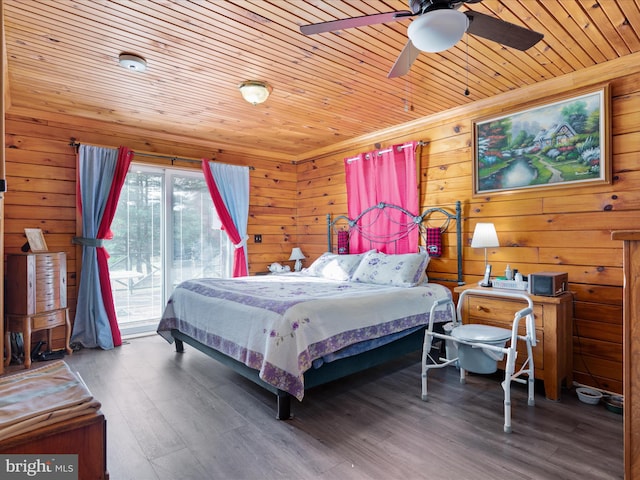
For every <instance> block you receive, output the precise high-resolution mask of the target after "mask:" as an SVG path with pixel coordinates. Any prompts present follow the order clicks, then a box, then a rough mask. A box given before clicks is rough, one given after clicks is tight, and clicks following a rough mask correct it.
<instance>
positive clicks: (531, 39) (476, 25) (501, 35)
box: [464, 10, 544, 51]
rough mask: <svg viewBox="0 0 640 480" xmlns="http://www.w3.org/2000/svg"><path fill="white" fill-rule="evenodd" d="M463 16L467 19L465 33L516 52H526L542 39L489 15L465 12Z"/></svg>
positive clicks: (530, 31) (470, 11)
mask: <svg viewBox="0 0 640 480" xmlns="http://www.w3.org/2000/svg"><path fill="white" fill-rule="evenodd" d="M464 14H465V15H466V16H467V17H468V18H469V28H467V33H470V34H472V35H477V36H479V37H482V38H486V39H487V40H492V41H494V42H498V43H500V44H502V45H505V46H507V47H511V48H515V49H517V50H522V51H524V50H527V49H529V48H531V47H533V46H534V45H535V44H536V43H538V42H539V41H540V40H542V37H544V35H542V34H541V33H538V32H535V31H533V30H529V29H528V28H523V27H521V26H519V25H515V24H513V23H509V22H505V21H504V20H500V19H499V18H495V17H492V16H490V15H485V14H484V13H478V12H474V11H472V10H467V11H466V12H464Z"/></svg>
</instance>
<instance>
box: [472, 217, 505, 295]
mask: <svg viewBox="0 0 640 480" xmlns="http://www.w3.org/2000/svg"><path fill="white" fill-rule="evenodd" d="M499 246H500V242H498V234H497V233H496V227H495V226H494V225H493V223H476V228H475V230H474V231H473V237H472V238H471V247H472V248H484V271H485V279H484V280H483V281H482V283H481V284H480V285H482V286H488V285H489V278H487V277H488V275H487V273H490V272H488V263H487V248H491V247H499Z"/></svg>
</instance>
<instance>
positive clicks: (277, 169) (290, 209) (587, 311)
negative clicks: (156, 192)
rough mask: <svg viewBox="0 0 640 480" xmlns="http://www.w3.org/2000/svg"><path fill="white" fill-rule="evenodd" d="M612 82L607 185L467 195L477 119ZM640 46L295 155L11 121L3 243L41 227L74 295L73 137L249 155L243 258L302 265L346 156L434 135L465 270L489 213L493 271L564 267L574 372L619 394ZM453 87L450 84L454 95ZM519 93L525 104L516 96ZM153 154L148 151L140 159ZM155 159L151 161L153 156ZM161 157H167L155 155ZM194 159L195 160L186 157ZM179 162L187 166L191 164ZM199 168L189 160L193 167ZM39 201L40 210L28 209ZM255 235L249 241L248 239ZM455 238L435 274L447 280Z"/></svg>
mask: <svg viewBox="0 0 640 480" xmlns="http://www.w3.org/2000/svg"><path fill="white" fill-rule="evenodd" d="M602 81H610V85H611V91H612V112H613V115H612V121H611V127H612V133H613V140H612V148H613V161H612V165H613V181H612V184H611V185H604V186H592V187H579V188H576V187H574V188H565V189H561V190H547V191H530V192H528V193H525V192H521V193H518V194H513V195H496V196H491V197H486V198H482V197H473V196H472V192H471V185H472V178H471V156H472V148H471V144H472V139H471V128H472V120H473V119H474V118H480V117H486V116H490V115H496V114H498V113H500V112H503V111H508V110H509V109H510V108H514V107H516V106H517V107H518V108H520V107H522V108H526V106H527V105H528V104H529V103H527V102H536V101H539V100H542V99H545V98H547V97H548V96H549V95H556V94H560V93H563V92H564V93H566V92H569V91H573V90H574V89H576V88H579V87H583V86H585V85H589V84H594V83H597V82H602ZM639 85H640V56H639V55H638V54H634V55H630V56H628V57H624V59H622V60H621V61H613V62H608V63H607V64H605V65H601V66H596V67H591V68H589V69H586V70H584V71H582V72H578V73H575V74H571V75H567V76H565V77H560V78H558V79H554V80H549V81H546V82H542V83H540V84H537V85H535V86H532V87H528V88H526V89H521V90H519V91H515V92H509V93H507V94H503V95H500V96H496V97H493V98H492V99H490V100H488V101H483V102H475V103H474V104H471V105H469V106H465V107H461V108H458V109H454V110H452V111H448V112H444V113H442V114H439V115H437V116H432V117H429V118H425V119H422V120H420V121H418V122H412V123H410V124H406V125H401V126H398V127H396V128H394V129H389V130H385V131H380V132H374V133H372V134H371V135H369V136H367V137H366V138H360V139H356V140H355V141H352V142H345V143H340V144H336V145H334V146H332V147H330V148H327V149H324V150H322V151H317V152H311V153H310V154H308V155H306V156H305V157H304V158H299V159H297V160H298V162H297V165H294V164H293V163H292V161H291V159H289V158H278V157H277V156H270V155H268V154H265V153H264V152H260V151H255V152H252V151H251V150H250V148H249V149H245V150H242V151H223V150H216V147H215V145H214V144H215V142H211V144H209V143H208V142H203V141H189V140H185V139H182V138H176V137H175V136H172V135H170V134H166V135H164V137H162V138H160V139H158V138H157V136H155V135H153V134H152V133H150V132H145V131H143V130H140V129H134V128H131V127H124V126H121V125H107V124H101V123H99V122H87V121H86V120H80V119H76V118H73V117H68V116H64V115H54V114H44V113H43V114H38V112H33V114H32V115H30V116H19V115H12V114H11V112H9V114H8V115H7V117H6V135H5V141H6V161H7V178H8V186H9V192H8V193H7V195H6V201H5V207H6V210H5V219H6V220H5V253H11V252H15V251H18V250H19V249H20V246H21V245H22V244H23V243H24V241H25V238H24V233H23V229H24V228H25V227H40V228H42V229H43V230H44V231H45V234H46V238H47V241H48V243H49V245H50V248H52V249H54V248H55V249H59V250H64V251H66V252H67V254H68V255H69V265H68V271H69V298H70V300H71V305H72V306H73V305H74V304H75V303H74V302H75V299H76V298H77V296H76V288H77V285H76V277H77V272H78V265H79V261H80V252H79V250H78V249H77V248H75V247H73V246H72V245H71V237H73V236H74V235H75V234H76V228H77V224H76V219H75V208H74V205H75V157H74V151H73V149H72V148H71V147H69V139H70V138H75V139H77V140H78V141H80V142H84V143H87V144H94V145H105V146H117V145H127V146H129V147H130V148H132V149H134V150H136V149H138V150H139V151H143V152H157V153H160V154H164V155H175V156H181V157H190V158H200V157H203V156H204V157H208V158H212V157H215V159H216V160H218V161H223V162H227V163H232V164H240V165H251V166H254V167H255V170H252V171H251V200H250V204H251V206H250V220H249V236H250V239H249V247H248V248H249V262H250V271H251V272H252V273H256V272H260V271H265V270H266V268H267V266H268V264H270V263H271V262H274V261H279V262H284V263H287V259H288V256H289V253H290V251H291V247H292V246H300V247H302V249H303V251H304V253H305V254H306V255H307V257H308V259H307V261H306V264H307V265H308V264H309V263H310V262H311V261H312V260H313V259H314V258H316V257H317V256H318V255H320V254H321V253H322V252H323V251H325V249H326V227H325V216H326V214H327V213H333V214H342V213H345V212H346V192H345V187H344V168H343V158H345V157H349V156H352V155H354V154H355V153H358V152H360V151H367V150H372V149H374V148H375V145H374V144H375V143H380V144H381V145H383V146H387V145H391V144H394V143H401V142H403V141H407V140H413V139H415V140H424V141H426V142H428V144H427V145H426V146H425V147H423V148H422V149H421V151H420V152H419V159H420V179H421V181H420V198H421V199H422V200H421V204H422V206H423V207H425V208H426V207H427V206H430V205H433V204H436V205H443V206H449V207H453V204H454V202H455V201H456V200H461V201H462V202H463V212H464V213H463V214H464V222H463V230H464V236H463V243H464V245H465V248H464V254H463V256H464V267H463V269H464V274H465V280H466V282H468V283H469V282H475V281H477V280H478V279H479V278H480V275H481V273H482V267H483V264H484V258H483V252H482V251H478V250H476V249H472V248H470V247H469V244H470V241H471V234H472V232H473V228H474V227H475V223H477V222H478V221H491V222H494V223H495V225H496V227H497V230H498V235H499V237H500V241H501V247H500V248H496V249H491V251H490V252H489V254H490V261H491V263H492V264H493V266H494V268H495V270H496V271H501V270H503V269H504V267H505V266H506V264H507V263H508V264H510V265H511V266H512V267H515V268H518V269H520V271H522V272H524V273H531V272H535V271H545V270H553V271H566V272H568V273H569V279H570V288H571V290H572V291H573V292H575V320H574V325H573V328H574V373H575V379H576V380H577V381H579V382H581V383H585V384H589V385H595V386H598V387H600V388H604V389H607V390H611V391H614V392H622V246H621V245H620V242H614V241H612V240H611V238H610V232H611V231H612V230H628V229H637V228H640V220H639V215H638V213H639V212H638V210H640V188H639V186H640V167H639V166H638V162H637V161H636V159H637V158H638V152H639V151H640V121H639V120H638V119H639V118H640V115H639V114H640V87H639ZM451 94H455V92H451ZM523 99H526V101H523ZM145 161H146V162H153V159H145ZM153 163H154V164H158V162H153ZM160 163H161V162H160ZM189 165H191V164H189ZM185 166H187V165H185ZM191 167H193V165H191ZM34 207H35V208H34ZM254 234H261V235H262V239H263V241H262V243H261V244H255V243H254V242H253V235H254ZM452 245H453V239H452V238H451V237H450V236H448V237H446V238H445V252H444V256H443V258H442V259H438V260H434V261H433V262H432V263H431V265H430V272H433V273H437V274H438V276H445V275H447V276H449V277H453V274H454V271H455V265H456V262H455V259H454V258H453V251H452Z"/></svg>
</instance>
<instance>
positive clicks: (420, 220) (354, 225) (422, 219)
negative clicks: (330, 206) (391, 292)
mask: <svg viewBox="0 0 640 480" xmlns="http://www.w3.org/2000/svg"><path fill="white" fill-rule="evenodd" d="M386 209H393V210H397V211H400V212H401V213H402V214H404V215H405V216H406V217H407V219H408V221H407V222H406V223H399V222H394V223H396V224H397V225H398V231H397V232H390V233H388V234H387V235H385V236H384V237H379V236H377V237H376V236H372V235H370V234H368V233H367V232H366V230H365V229H363V225H362V224H361V223H360V221H361V220H362V219H363V218H364V217H365V216H366V215H368V214H370V213H373V214H374V215H373V217H372V218H373V220H372V221H371V222H369V224H368V225H364V227H367V226H369V225H372V224H373V223H374V222H375V221H376V220H377V219H378V218H379V217H380V215H382V214H384V212H385V210H386ZM434 213H439V214H442V216H443V218H444V223H443V224H442V225H441V226H440V232H441V233H444V232H446V231H447V230H448V229H449V227H450V223H451V220H455V228H456V257H457V262H458V272H457V279H456V280H455V281H456V282H457V283H458V285H463V284H464V281H463V280H462V207H461V203H460V201H457V202H456V208H455V212H451V211H448V210H445V209H444V208H441V207H431V208H427V209H426V210H424V211H423V212H422V213H421V214H420V215H414V214H413V213H411V212H409V211H408V210H406V209H404V208H402V207H400V206H398V205H393V204H390V203H384V202H381V203H378V204H377V205H373V206H371V207H369V208H367V209H366V210H363V211H362V212H361V213H360V214H359V215H358V216H357V217H355V218H353V219H351V218H349V217H347V216H346V215H338V216H337V217H335V218H333V219H332V218H331V214H330V213H328V214H327V247H328V251H329V252H332V251H333V248H332V247H333V235H334V234H335V233H336V231H337V230H338V224H345V225H347V226H348V229H349V232H351V231H353V230H354V229H357V230H358V233H359V234H360V235H363V237H364V238H366V239H368V240H370V241H372V242H376V243H392V242H397V241H398V240H400V239H402V238H404V237H406V236H407V235H409V233H411V232H413V231H414V230H415V229H416V228H417V229H419V232H420V236H421V237H422V239H423V241H425V243H426V239H425V234H426V222H427V221H428V220H429V218H430V217H431V216H432V215H433V214H434ZM429 278H430V280H437V281H442V282H451V281H453V280H451V279H448V278H431V277H429Z"/></svg>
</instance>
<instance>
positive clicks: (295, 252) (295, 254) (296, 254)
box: [289, 247, 307, 260]
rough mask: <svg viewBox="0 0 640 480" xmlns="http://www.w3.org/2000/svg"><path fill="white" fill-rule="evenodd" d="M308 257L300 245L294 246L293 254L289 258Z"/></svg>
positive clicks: (301, 258) (299, 258) (300, 258)
mask: <svg viewBox="0 0 640 480" xmlns="http://www.w3.org/2000/svg"><path fill="white" fill-rule="evenodd" d="M305 258H307V257H305V256H304V253H302V250H300V248H298V247H294V248H293V249H292V250H291V256H290V257H289V260H303V259H305Z"/></svg>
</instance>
